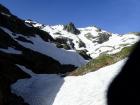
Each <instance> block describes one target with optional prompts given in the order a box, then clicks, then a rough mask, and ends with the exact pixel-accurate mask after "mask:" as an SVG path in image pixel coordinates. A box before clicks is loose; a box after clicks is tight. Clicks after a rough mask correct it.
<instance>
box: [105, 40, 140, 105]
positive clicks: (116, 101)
mask: <svg viewBox="0 0 140 105" xmlns="http://www.w3.org/2000/svg"><path fill="white" fill-rule="evenodd" d="M139 61H140V42H139V43H138V44H137V46H136V48H135V50H134V51H133V53H132V54H131V55H130V57H129V59H128V61H127V62H126V64H125V66H124V67H123V68H122V70H121V72H120V73H119V74H118V75H117V76H116V78H115V79H114V80H113V82H112V83H111V85H110V87H109V89H108V95H107V98H108V101H107V102H108V105H140V100H139V97H140V84H139V83H140V82H139V80H140V62H139Z"/></svg>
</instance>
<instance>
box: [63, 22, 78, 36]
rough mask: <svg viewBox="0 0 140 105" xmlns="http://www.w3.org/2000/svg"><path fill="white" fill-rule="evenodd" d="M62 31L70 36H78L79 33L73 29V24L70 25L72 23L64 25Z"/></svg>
mask: <svg viewBox="0 0 140 105" xmlns="http://www.w3.org/2000/svg"><path fill="white" fill-rule="evenodd" d="M64 30H66V31H68V32H70V33H72V34H75V35H78V34H80V31H79V30H78V29H77V28H76V27H75V25H74V23H72V22H70V23H69V24H67V25H64Z"/></svg>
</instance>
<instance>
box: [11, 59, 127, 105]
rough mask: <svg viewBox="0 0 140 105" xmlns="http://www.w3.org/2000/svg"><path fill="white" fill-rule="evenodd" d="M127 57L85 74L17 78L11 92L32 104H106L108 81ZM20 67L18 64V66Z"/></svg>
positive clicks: (37, 75) (34, 75) (36, 75)
mask: <svg viewBox="0 0 140 105" xmlns="http://www.w3.org/2000/svg"><path fill="white" fill-rule="evenodd" d="M125 61H126V59H125V60H122V61H120V62H118V63H116V64H113V65H110V66H107V67H104V68H101V69H100V70H98V71H96V72H91V73H88V74H86V75H83V76H77V77H75V76H68V77H65V78H62V77H59V76H57V75H47V74H40V75H39V74H33V75H32V73H29V71H28V70H27V69H26V68H25V67H23V66H20V67H21V68H22V69H23V70H24V71H25V72H27V73H29V74H31V75H32V78H30V79H22V80H18V81H17V82H16V83H15V84H13V85H12V92H14V93H16V94H17V95H20V96H22V97H23V98H24V99H25V101H26V102H28V103H29V104H30V105H106V91H107V88H108V85H109V83H110V82H111V81H112V79H113V78H114V76H115V75H116V74H118V72H119V71H120V69H121V67H122V65H124V62H125ZM18 66H19V65H18Z"/></svg>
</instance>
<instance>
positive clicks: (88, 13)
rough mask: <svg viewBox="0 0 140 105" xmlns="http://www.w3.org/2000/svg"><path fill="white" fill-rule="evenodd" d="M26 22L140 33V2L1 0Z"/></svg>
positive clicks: (136, 0) (133, 0)
mask: <svg viewBox="0 0 140 105" xmlns="http://www.w3.org/2000/svg"><path fill="white" fill-rule="evenodd" d="M0 3H2V4H3V5H5V6H6V7H8V8H9V9H10V10H11V12H12V13H13V14H15V15H17V16H18V17H20V18H23V19H32V20H36V21H38V22H40V23H44V24H49V25H55V24H67V23H69V22H74V23H75V25H76V26H77V27H86V26H93V25H96V26H98V27H101V28H102V29H105V30H107V31H110V32H113V33H128V32H134V31H140V0H0Z"/></svg>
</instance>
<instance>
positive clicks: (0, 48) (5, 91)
mask: <svg viewBox="0 0 140 105" xmlns="http://www.w3.org/2000/svg"><path fill="white" fill-rule="evenodd" d="M138 39H139V36H138V33H130V34H127V35H118V34H112V33H110V32H107V31H104V30H102V29H99V28H97V27H86V28H76V27H75V25H74V24H73V23H70V24H68V25H65V26H63V25H56V26H48V25H43V24H40V23H37V22H34V21H31V20H26V21H25V20H22V19H20V18H18V17H17V16H15V15H13V14H12V13H11V12H10V11H9V10H8V9H7V8H5V7H4V6H2V5H1V4H0V70H1V71H0V105H11V104H12V105H13V104H14V105H27V103H25V102H24V100H23V99H22V98H21V97H20V96H16V95H15V94H13V93H16V94H17V95H21V96H23V97H24V98H25V100H26V101H27V102H29V103H31V104H33V105H35V104H37V105H40V104H46V103H48V105H51V104H52V103H54V105H57V104H58V103H59V102H58V101H59V97H61V95H62V97H61V98H63V97H64V96H65V95H66V94H63V91H61V90H64V93H65V92H66V93H67V91H69V89H70V90H74V89H73V87H74V88H75V87H76V85H77V84H78V82H80V84H79V86H81V87H79V89H80V91H79V90H78V92H82V91H81V90H83V88H85V89H86V90H87V89H88V88H87V87H84V85H85V83H86V81H85V79H87V80H89V83H88V84H90V83H91V81H92V78H91V77H90V76H89V74H87V75H88V76H89V78H88V77H87V76H86V75H85V76H79V77H72V78H71V77H70V81H68V85H67V78H69V77H66V78H62V77H63V76H65V75H67V74H68V73H71V72H72V71H74V70H75V69H76V68H78V67H81V66H83V65H86V64H87V62H90V60H91V59H92V60H95V59H96V58H97V57H100V55H103V54H116V53H119V52H121V50H122V49H123V48H126V47H130V46H132V45H133V44H135V43H136V42H137V41H138ZM125 57H126V56H125ZM122 59H124V57H123V58H121V59H119V60H122ZM119 60H118V61H119ZM91 63H92V64H93V65H94V62H91ZM114 63H115V62H114ZM109 64H112V63H109ZM103 66H106V65H103ZM103 66H102V67H103ZM111 67H112V66H111ZM115 67H116V66H115ZM98 69H99V68H98ZM100 71H105V70H102V69H99V71H98V73H99V74H100ZM110 71H111V70H110ZM112 71H113V70H112ZM98 73H97V74H98ZM110 73H112V72H110ZM52 74H54V75H52ZM58 74H61V77H60V76H58ZM62 74H63V75H62ZM93 75H96V72H95V73H93ZM101 75H103V74H102V72H101ZM111 75H113V73H112V74H111ZM95 77H96V76H95ZM103 78H104V76H103ZM21 79H23V80H21ZM77 79H78V80H77ZM95 79H96V78H95ZM101 79H102V78H101ZM68 80H69V79H68ZM79 80H80V81H79ZM25 81H26V83H25ZM65 81H66V82H65ZM71 81H72V82H71ZM15 82H17V83H15ZM94 82H95V81H94ZM99 82H100V78H99ZM14 83H15V85H12V84H14ZM22 83H23V84H22ZM52 83H53V84H52ZM107 83H108V82H107ZM21 84H22V85H21ZM83 84H84V85H83ZM11 85H12V86H13V87H12V92H13V93H12V92H11ZM45 85H46V86H45ZM93 85H96V83H95V84H93ZM20 86H22V87H20ZM47 86H48V87H49V88H48V89H47V88H46V87H47ZM65 86H66V87H69V86H72V87H70V88H68V90H67V89H66V90H65ZM87 86H88V85H87ZM20 89H21V90H20ZM22 89H23V90H22ZM90 89H91V88H90ZM95 90H96V87H95ZM103 90H104V89H103ZM59 91H60V93H59ZM44 93H46V94H44ZM57 93H58V97H57ZM73 94H74V93H73ZM89 94H90V92H89ZM89 94H88V95H89ZM30 95H31V96H30ZM32 95H35V97H33V96H32ZM42 95H43V96H42ZM59 95H60V96H59ZM77 95H78V94H76V96H75V98H76V97H77V98H76V99H77V100H76V101H75V100H74V101H72V102H73V103H75V104H80V103H77V101H78V100H79V99H81V98H79V96H77ZM88 95H87V96H88ZM55 97H56V98H55ZM27 98H28V99H27ZM34 98H35V100H34ZM57 98H58V99H57ZM65 98H66V97H65ZM70 99H72V100H73V98H72V97H70ZM37 100H38V101H37ZM54 100H55V101H54ZM87 100H88V99H87ZM87 100H83V101H82V104H83V103H85V102H87ZM69 101H70V100H68V99H66V101H65V102H64V101H62V102H64V103H65V104H66V103H67V102H69ZM34 102H36V103H34ZM37 102H40V103H37ZM55 102H56V103H55ZM79 102H80V101H79ZM71 104H72V103H71ZM89 104H90V103H89ZM72 105H74V104H72Z"/></svg>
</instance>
